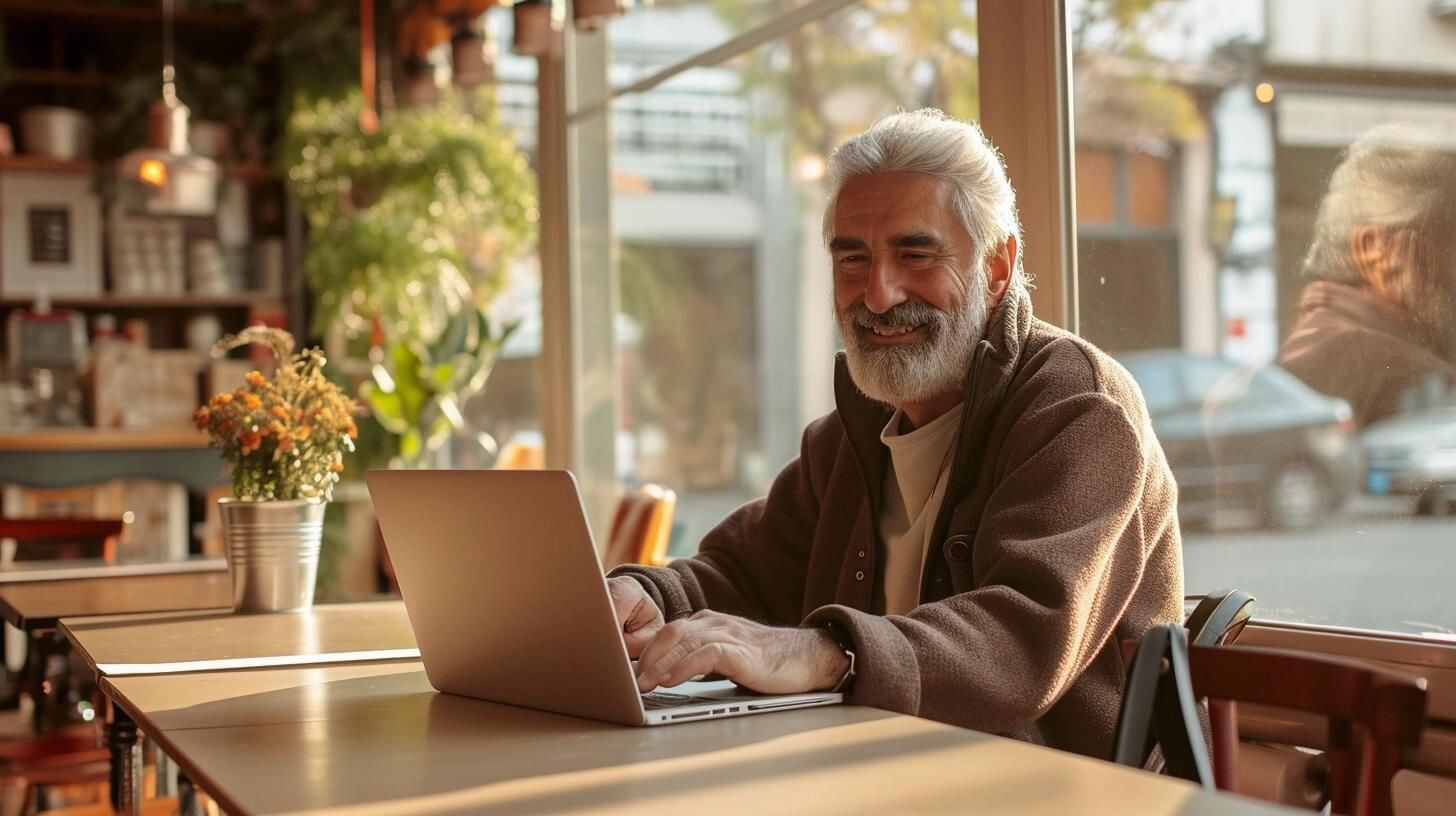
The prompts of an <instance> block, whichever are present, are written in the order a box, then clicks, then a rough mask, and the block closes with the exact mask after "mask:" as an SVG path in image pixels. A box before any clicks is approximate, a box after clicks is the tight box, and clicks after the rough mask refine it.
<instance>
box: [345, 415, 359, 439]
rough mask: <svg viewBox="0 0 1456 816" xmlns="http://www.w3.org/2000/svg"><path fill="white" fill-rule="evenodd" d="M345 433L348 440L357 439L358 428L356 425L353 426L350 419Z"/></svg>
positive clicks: (352, 421)
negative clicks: (347, 435)
mask: <svg viewBox="0 0 1456 816" xmlns="http://www.w3.org/2000/svg"><path fill="white" fill-rule="evenodd" d="M346 433H348V434H349V438H350V439H358V438H359V426H357V425H355V424H354V420H352V419H351V420H349V425H348V429H347V431H346Z"/></svg>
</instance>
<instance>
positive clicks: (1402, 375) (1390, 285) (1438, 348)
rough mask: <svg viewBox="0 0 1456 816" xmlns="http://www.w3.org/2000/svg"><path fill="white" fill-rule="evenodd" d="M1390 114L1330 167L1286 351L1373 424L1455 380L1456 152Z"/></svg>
mask: <svg viewBox="0 0 1456 816" xmlns="http://www.w3.org/2000/svg"><path fill="white" fill-rule="evenodd" d="M1438 144H1439V140H1437V138H1436V134H1432V133H1428V132H1426V131H1424V130H1423V129H1421V128H1418V127H1415V126H1413V125H1409V124H1403V123H1390V124H1386V125H1381V126H1379V127H1377V128H1374V129H1372V130H1371V131H1370V132H1368V133H1366V134H1365V135H1363V136H1361V137H1360V139H1358V140H1357V141H1356V142H1355V143H1354V144H1352V145H1350V149H1349V150H1348V151H1347V152H1346V154H1345V156H1344V159H1343V160H1342V161H1341V162H1340V165H1339V166H1338V167H1337V168H1335V172H1334V173H1333V174H1332V175H1331V176H1330V185H1329V189H1328V190H1327V191H1326V193H1325V197H1324V199H1323V200H1322V201H1321V202H1320V208H1319V214H1318V215H1317V216H1316V218H1315V224H1314V239H1313V241H1312V242H1311V243H1310V247H1309V252H1308V253H1307V254H1306V255H1305V258H1304V268H1303V272H1304V275H1305V276H1306V277H1309V278H1311V279H1313V282H1312V283H1310V284H1309V285H1308V286H1306V287H1305V289H1304V292H1303V293H1302V294H1301V297H1300V304H1299V320H1298V322H1297V323H1296V324H1295V326H1294V329H1293V331H1291V332H1290V334H1289V337H1288V338H1287V339H1286V340H1285V341H1284V346H1283V348H1282V349H1280V352H1279V362H1280V364H1282V365H1283V366H1284V367H1285V368H1287V369H1289V370H1290V371H1292V372H1294V373H1295V374H1296V375H1298V376H1299V378H1300V379H1302V380H1304V381H1305V382H1307V383H1309V385H1310V386H1312V387H1313V388H1315V389H1316V390H1319V391H1322V392H1324V393H1326V394H1329V395H1331V396H1336V397H1343V398H1344V399H1345V400H1346V401H1347V402H1349V403H1350V405H1351V407H1352V408H1353V409H1354V414H1355V422H1356V424H1357V425H1359V426H1360V427H1362V428H1363V427H1364V426H1366V425H1369V424H1371V423H1373V422H1378V421H1380V420H1382V419H1385V418H1387V417H1390V416H1392V415H1394V414H1396V413H1398V412H1399V411H1400V409H1401V408H1402V407H1403V403H1415V402H1419V401H1420V396H1421V392H1423V391H1425V390H1427V389H1431V390H1434V391H1436V392H1440V391H1444V390H1446V389H1448V388H1450V386H1451V385H1452V384H1453V383H1456V367H1453V365H1452V359H1453V356H1456V185H1453V184H1452V181H1453V180H1456V157H1453V156H1452V155H1451V154H1450V153H1449V152H1446V151H1445V150H1443V149H1441V148H1439V147H1437V146H1436V145H1438Z"/></svg>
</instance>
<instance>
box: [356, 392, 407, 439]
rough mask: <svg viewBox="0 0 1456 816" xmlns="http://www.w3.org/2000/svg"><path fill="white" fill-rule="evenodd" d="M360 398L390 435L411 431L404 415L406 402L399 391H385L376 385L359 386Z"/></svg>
mask: <svg viewBox="0 0 1456 816" xmlns="http://www.w3.org/2000/svg"><path fill="white" fill-rule="evenodd" d="M359 396H360V397H361V398H362V399H363V400H364V404H365V405H368V406H369V411H370V412H371V413H373V414H374V418H375V419H376V420H378V421H379V424H380V425H382V426H383V427H384V429H385V430H387V431H389V432H390V433H394V434H400V433H404V432H405V431H406V430H408V429H409V426H410V423H409V420H408V418H407V417H406V416H405V413H404V401H403V400H401V399H400V396H399V392H398V391H384V390H382V389H380V388H379V387H378V386H376V385H375V384H374V383H369V382H366V383H364V384H363V385H361V386H359Z"/></svg>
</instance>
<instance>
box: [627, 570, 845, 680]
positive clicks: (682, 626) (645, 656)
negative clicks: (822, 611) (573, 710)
mask: <svg viewBox="0 0 1456 816" xmlns="http://www.w3.org/2000/svg"><path fill="white" fill-rule="evenodd" d="M639 591H640V589H639ZM649 603H651V602H650V601H649ZM658 620H661V618H659V619H658ZM848 670H849V658H848V657H847V656H846V655H845V654H844V650H842V649H840V648H839V644H838V643H836V642H835V640H834V638H833V637H832V636H830V634H829V633H828V632H826V631H824V630H823V629H783V628H777V627H772V626H764V625H763V624H761V623H754V622H753V621H750V620H745V619H744V618H739V617H735V616H733V615H724V614H722V613H720V612H709V611H703V612H698V613H697V614H695V615H693V616H692V617H690V618H682V619H680V620H675V621H673V622H671V623H668V624H665V625H661V628H660V630H659V631H658V633H657V637H655V638H653V639H652V642H651V643H649V644H648V645H647V647H646V648H645V649H643V651H642V653H641V657H640V659H639V661H638V663H637V688H639V689H641V690H642V691H644V692H645V691H651V690H652V689H654V688H656V687H657V686H675V685H677V684H678V683H681V682H683V681H686V680H690V679H692V678H694V677H698V676H700V675H704V674H721V675H723V676H725V677H727V678H728V679H730V680H732V681H733V682H735V683H737V684H738V685H740V686H744V687H746V688H750V689H753V690H754V691H759V692H764V693H766V694H797V693H799V692H805V691H818V690H822V689H829V688H833V687H834V685H835V684H836V683H838V682H839V680H840V678H841V677H843V676H844V673H845V672H846V671H848Z"/></svg>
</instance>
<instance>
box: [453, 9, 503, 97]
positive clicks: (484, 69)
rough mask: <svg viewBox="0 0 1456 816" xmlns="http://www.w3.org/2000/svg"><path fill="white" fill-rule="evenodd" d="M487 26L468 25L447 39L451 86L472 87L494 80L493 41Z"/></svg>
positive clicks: (473, 23) (476, 23) (474, 23)
mask: <svg viewBox="0 0 1456 816" xmlns="http://www.w3.org/2000/svg"><path fill="white" fill-rule="evenodd" d="M491 34H492V31H491V29H490V28H489V27H488V26H487V27H481V26H480V25H479V23H478V22H472V23H470V24H467V25H465V26H462V27H461V28H459V29H457V30H456V31H455V33H454V35H452V36H451V37H450V72H451V75H452V77H453V78H454V82H455V85H456V86H458V87H461V88H474V87H476V86H477V85H484V84H485V83H487V82H493V81H494V80H495V38H494V37H493V36H491Z"/></svg>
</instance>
